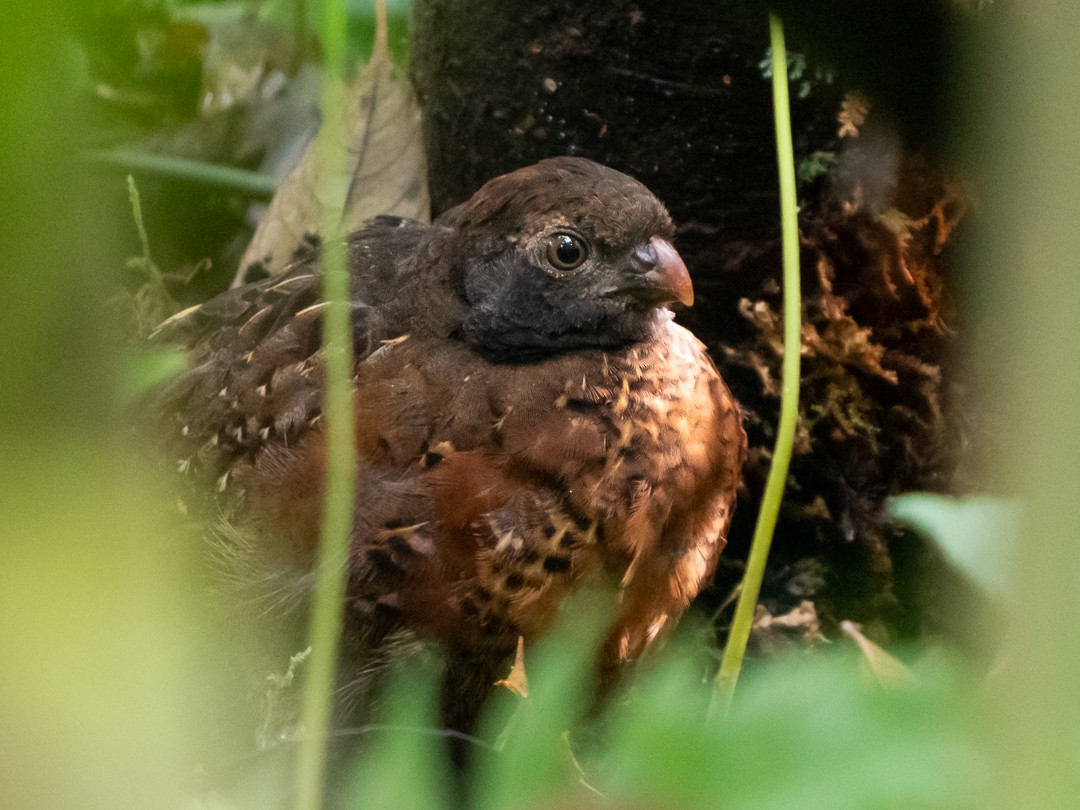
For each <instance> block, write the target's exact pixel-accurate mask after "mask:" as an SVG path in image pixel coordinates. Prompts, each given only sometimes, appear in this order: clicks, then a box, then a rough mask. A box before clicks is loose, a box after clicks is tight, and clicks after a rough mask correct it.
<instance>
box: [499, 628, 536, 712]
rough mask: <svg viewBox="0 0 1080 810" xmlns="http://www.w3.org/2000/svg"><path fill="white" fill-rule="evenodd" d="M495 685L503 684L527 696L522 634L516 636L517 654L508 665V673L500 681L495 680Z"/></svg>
mask: <svg viewBox="0 0 1080 810" xmlns="http://www.w3.org/2000/svg"><path fill="white" fill-rule="evenodd" d="M495 685H496V686H505V687H506V688H507V689H509V690H510V691H511V692H513V693H514V694H515V695H519V696H521V697H523V698H527V697H528V696H529V681H528V679H527V678H526V677H525V639H524V638H523V637H522V636H518V643H517V654H516V655H515V656H514V665H513V666H512V667H510V674H509V675H507V676H506V677H505V678H503V679H502V680H501V681H495Z"/></svg>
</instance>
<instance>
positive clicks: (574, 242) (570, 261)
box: [547, 233, 589, 270]
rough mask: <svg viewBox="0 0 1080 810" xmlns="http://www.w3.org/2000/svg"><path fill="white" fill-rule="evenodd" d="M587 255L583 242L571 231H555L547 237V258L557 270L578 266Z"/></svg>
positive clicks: (571, 268)
mask: <svg viewBox="0 0 1080 810" xmlns="http://www.w3.org/2000/svg"><path fill="white" fill-rule="evenodd" d="M588 255H589V252H588V250H587V249H586V248H585V243H584V242H583V241H582V240H581V238H580V237H578V236H575V235H574V234H572V233H557V234H554V235H553V236H551V238H549V239H548V246H547V260H548V262H550V263H551V266H552V267H554V268H556V269H557V270H573V269H574V268H575V267H580V266H581V265H582V264H584V262H585V259H586V258H588Z"/></svg>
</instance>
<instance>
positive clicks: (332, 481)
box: [296, 0, 357, 810]
mask: <svg viewBox="0 0 1080 810" xmlns="http://www.w3.org/2000/svg"><path fill="white" fill-rule="evenodd" d="M322 8H323V15H322V31H321V36H322V42H323V48H324V54H325V73H324V79H323V92H322V111H323V112H322V116H323V117H322V127H321V131H320V133H319V184H320V186H321V187H322V188H323V189H324V190H325V191H326V192H327V193H323V194H321V195H320V197H321V199H323V200H324V201H325V200H330V199H331V198H332V199H333V202H332V203H324V205H323V210H322V217H321V234H322V265H323V269H322V272H323V297H324V299H325V300H326V301H328V302H329V306H327V307H326V309H325V312H324V315H323V317H324V321H323V359H324V365H325V372H324V373H325V378H326V381H325V400H324V406H323V408H324V414H323V420H324V429H325V431H326V454H327V469H326V496H325V501H324V504H323V516H322V528H321V534H320V538H319V561H318V576H317V579H316V581H315V593H314V597H313V603H312V611H311V620H310V625H309V628H308V640H309V644H310V646H311V657H310V658H309V660H308V665H307V672H306V678H305V682H304V695H303V706H302V710H301V712H302V713H301V727H302V731H303V734H302V738H301V743H300V753H299V762H298V772H297V804H296V806H297V808H299V809H300V810H318V808H320V807H321V806H322V802H323V777H324V771H325V766H326V742H327V740H328V732H329V728H330V716H331V711H332V697H333V688H334V681H335V669H336V666H337V658H338V652H339V648H340V643H341V625H342V614H343V605H344V596H345V581H346V564H347V561H348V552H349V538H350V535H351V532H352V514H353V495H354V491H355V486H356V477H357V470H356V456H355V449H354V448H355V439H354V433H355V426H354V423H353V390H352V369H353V351H352V335H351V327H350V323H349V311H348V297H349V284H348V271H347V268H346V264H345V242H344V234H343V233H342V232H341V224H342V206H343V205H344V195H342V194H338V193H337V192H336V189H337V187H338V185H339V183H338V180H339V179H340V178H341V177H343V176H344V172H345V164H344V160H345V153H344V150H342V149H341V148H340V144H343V143H345V141H346V138H345V126H346V121H345V96H344V91H345V62H346V56H345V52H346V33H345V3H344V0H323V6H322Z"/></svg>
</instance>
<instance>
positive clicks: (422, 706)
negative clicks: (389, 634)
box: [347, 656, 453, 810]
mask: <svg viewBox="0 0 1080 810" xmlns="http://www.w3.org/2000/svg"><path fill="white" fill-rule="evenodd" d="M417 659H419V660H417ZM437 686H438V667H436V666H435V665H434V662H433V661H431V660H428V659H426V658H424V657H419V656H416V657H411V658H409V659H408V660H407V661H406V662H404V663H403V665H401V666H399V667H398V672H397V676H396V677H395V679H394V686H393V689H392V690H391V692H390V696H389V699H388V702H387V706H386V714H385V717H384V720H385V726H384V727H383V728H382V729H380V730H379V731H378V733H377V736H376V737H375V739H374V742H373V744H372V747H371V749H370V751H368V752H367V753H366V755H365V756H364V757H363V759H362V760H361V762H360V764H359V765H358V767H357V770H356V774H355V779H354V788H353V792H352V796H351V799H350V802H349V803H348V805H347V806H349V807H361V808H364V807H370V808H378V807H402V808H408V809H409V810H438V808H442V807H446V806H448V804H449V802H448V799H449V798H450V796H451V795H453V785H452V778H453V777H452V775H451V772H450V768H449V765H448V763H447V762H446V757H445V748H444V740H443V738H442V737H441V736H440V735H439V733H438V730H437V723H436V718H435V707H436V705H437V697H436V696H437V693H438V690H437Z"/></svg>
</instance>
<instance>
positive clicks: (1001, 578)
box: [889, 492, 1019, 599]
mask: <svg viewBox="0 0 1080 810" xmlns="http://www.w3.org/2000/svg"><path fill="white" fill-rule="evenodd" d="M1018 511H1019V508H1018V506H1017V505H1016V504H1015V503H1013V502H1011V501H1006V500H1003V499H1001V498H993V497H990V496H985V495H976V496H971V497H968V498H949V497H946V496H944V495H934V494H932V493H927V492H920V493H911V494H908V495H901V496H898V497H896V498H892V499H890V501H889V514H890V515H891V517H892V518H893V519H894V520H898V521H900V522H902V523H906V524H907V525H909V526H911V527H912V528H914V529H917V530H918V531H920V532H922V533H923V534H925V535H927V536H928V537H930V538H931V539H932V540H933V541H934V542H935V543H936V544H937V545H938V547H940V548H941V550H942V551H944V552H945V555H946V557H948V559H949V560H950V561H951V562H952V563H953V564H954V565H955V566H956V567H957V568H959V569H960V571H961V572H962V573H964V574H965V575H966V576H967V577H968V578H969V579H971V580H972V582H974V583H975V584H977V585H978V586H979V587H981V588H982V589H983V590H984V591H986V593H987V594H988V595H989V596H992V597H995V598H998V599H1000V598H1003V597H1005V595H1006V593H1007V591H1008V581H1007V578H1008V573H1009V567H1010V566H1009V549H1010V546H1011V544H1012V542H1013V541H1014V540H1015V538H1016V536H1017V532H1018V529H1019V515H1018Z"/></svg>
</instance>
